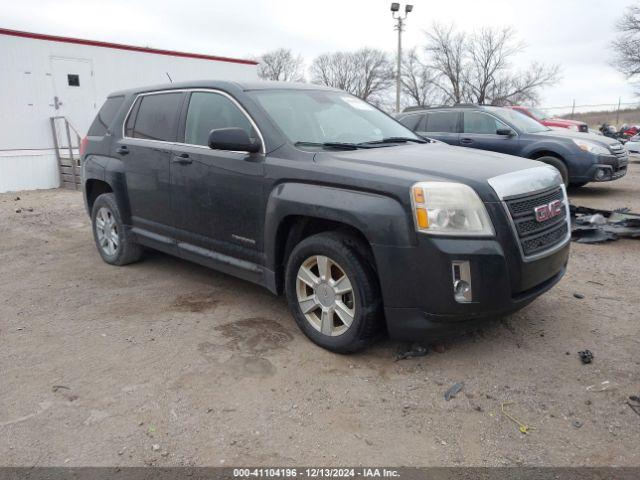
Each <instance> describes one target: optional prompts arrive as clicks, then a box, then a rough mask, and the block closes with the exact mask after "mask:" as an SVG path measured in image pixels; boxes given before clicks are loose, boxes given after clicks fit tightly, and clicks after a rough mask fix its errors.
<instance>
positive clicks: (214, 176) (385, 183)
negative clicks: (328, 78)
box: [82, 82, 571, 352]
mask: <svg viewBox="0 0 640 480" xmlns="http://www.w3.org/2000/svg"><path fill="white" fill-rule="evenodd" d="M82 171H83V186H84V198H85V202H86V207H87V211H88V213H89V214H90V216H91V222H92V228H93V235H94V239H95V243H96V245H97V248H98V252H99V253H100V255H101V256H102V259H103V260H104V261H105V262H107V263H109V264H113V265H125V264H127V263H131V262H134V261H136V260H138V259H139V258H140V257H141V255H142V247H151V248H155V249H158V250H161V251H163V252H167V253H169V254H172V255H177V256H179V257H182V258H184V259H187V260H191V261H194V262H196V263H199V264H202V265H206V266H208V267H213V268H215V269H218V270H220V271H222V272H225V273H229V274H232V275H235V276H238V277H240V278H243V279H246V280H249V281H252V282H255V283H257V284H259V285H262V286H264V287H266V288H268V289H269V290H270V291H271V292H273V293H275V294H278V293H284V294H285V295H286V297H287V299H288V303H289V307H290V309H291V312H292V314H293V317H294V318H295V320H296V322H297V324H298V325H299V327H300V329H301V330H302V331H303V332H304V333H305V334H306V335H307V336H308V337H309V338H310V339H311V340H312V341H314V342H315V343H317V344H318V345H321V346H322V347H324V348H327V349H329V350H333V351H336V352H351V351H355V350H358V349H361V348H363V347H364V346H366V345H367V344H368V343H369V342H370V341H371V340H372V339H373V338H375V337H376V335H377V334H378V333H379V332H381V331H383V330H384V329H385V326H386V329H387V330H388V332H389V334H390V335H391V337H392V338H396V339H401V340H409V341H419V340H420V339H425V338H433V336H434V335H436V334H438V335H441V334H443V333H448V332H454V331H456V332H457V331H461V330H464V329H468V328H471V327H474V326H475V325H476V324H477V322H478V321H481V320H483V319H487V318H493V317H496V316H501V315H505V314H507V313H509V312H513V311H515V310H518V309H520V308H522V307H524V306H525V305H527V304H528V303H530V302H531V301H532V300H534V299H535V298H536V297H538V296H539V295H541V294H542V293H543V292H546V291H547V290H549V289H550V288H551V287H553V285H555V284H556V283H557V282H558V281H559V280H560V278H561V277H562V276H563V275H564V273H565V268H566V264H567V258H568V254H569V243H570V237H571V233H570V229H569V226H570V223H569V222H570V220H569V215H568V203H567V196H566V194H565V189H564V186H563V185H562V179H561V177H560V175H559V174H558V171H557V170H556V169H554V168H550V167H549V166H547V165H545V164H543V163H540V162H535V161H531V160H526V159H522V158H515V157H507V156H504V155H499V154H495V153H490V152H472V151H470V150H465V149H458V148H451V147H450V146H448V145H444V144H442V143H436V142H434V143H431V142H429V141H426V140H424V139H422V138H421V137H420V136H418V135H416V134H414V133H413V132H412V131H411V130H409V129H407V128H406V127H404V126H403V125H401V124H400V123H398V122H397V121H396V120H395V119H393V118H391V117H389V116H388V115H386V114H385V113H383V112H381V111H380V110H378V109H376V108H375V107H373V106H371V105H369V104H368V103H366V102H364V101H362V100H360V99H358V98H356V97H353V96H351V95H348V94H346V93H344V92H342V91H339V90H334V89H329V88H322V87H318V86H314V85H308V84H291V83H243V84H240V83H229V82H198V83H195V82H194V83H182V84H170V85H166V86H164V87H157V88H139V89H133V90H126V91H122V92H118V93H114V94H112V95H111V96H109V98H108V99H107V100H106V103H105V104H104V106H103V107H102V109H101V110H100V112H99V113H98V116H97V118H96V120H95V121H94V123H93V125H92V126H91V128H90V129H89V133H88V136H87V137H86V139H85V140H83V142H82ZM239 298H240V294H239Z"/></svg>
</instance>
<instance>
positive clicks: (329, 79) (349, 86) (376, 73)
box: [310, 48, 393, 101]
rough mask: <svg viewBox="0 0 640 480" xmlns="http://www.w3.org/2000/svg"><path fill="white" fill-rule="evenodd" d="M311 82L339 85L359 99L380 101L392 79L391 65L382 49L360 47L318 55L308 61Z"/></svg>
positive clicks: (331, 85)
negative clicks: (309, 62) (310, 61)
mask: <svg viewBox="0 0 640 480" xmlns="http://www.w3.org/2000/svg"><path fill="white" fill-rule="evenodd" d="M310 71H311V81H312V82H314V83H318V84H320V85H326V86H329V87H334V88H339V89H341V90H344V91H346V92H349V93H351V94H353V95H355V96H357V97H360V98H361V99H363V100H369V101H376V100H380V95H382V94H383V92H384V91H385V90H387V89H388V88H389V87H390V86H391V84H392V82H393V66H392V65H391V62H390V60H389V57H388V55H387V54H386V53H385V52H383V51H382V50H377V49H373V48H362V49H360V50H357V51H355V52H334V53H325V54H323V55H320V56H318V57H317V58H315V59H314V60H313V63H312V64H311V69H310Z"/></svg>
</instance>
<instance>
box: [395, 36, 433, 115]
mask: <svg viewBox="0 0 640 480" xmlns="http://www.w3.org/2000/svg"><path fill="white" fill-rule="evenodd" d="M436 76H437V75H436V73H435V71H434V70H433V69H432V68H431V67H429V65H427V63H425V62H424V61H423V60H422V59H421V58H420V56H419V55H418V52H417V51H416V49H415V48H412V49H411V50H409V51H408V52H407V53H406V55H405V56H404V57H403V58H402V75H401V81H402V93H403V94H404V96H405V99H406V100H408V101H409V103H411V104H412V105H413V106H428V105H432V104H434V103H438V102H439V100H440V98H441V96H442V95H441V94H440V92H439V91H438V87H437V86H436V84H435V80H436Z"/></svg>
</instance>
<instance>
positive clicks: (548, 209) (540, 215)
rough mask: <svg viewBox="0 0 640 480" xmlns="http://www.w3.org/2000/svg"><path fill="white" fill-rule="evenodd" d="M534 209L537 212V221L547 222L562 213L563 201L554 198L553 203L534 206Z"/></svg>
mask: <svg viewBox="0 0 640 480" xmlns="http://www.w3.org/2000/svg"><path fill="white" fill-rule="evenodd" d="M533 211H534V212H535V213H536V221H538V222H546V221H547V220H549V219H551V218H553V217H557V216H558V215H560V214H561V213H562V201H561V200H554V201H553V202H551V203H548V204H546V205H540V206H539V207H536V208H534V209H533Z"/></svg>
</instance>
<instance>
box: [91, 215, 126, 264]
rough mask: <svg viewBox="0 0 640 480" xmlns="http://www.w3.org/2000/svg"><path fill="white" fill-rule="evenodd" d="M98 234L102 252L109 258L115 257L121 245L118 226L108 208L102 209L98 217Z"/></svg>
mask: <svg viewBox="0 0 640 480" xmlns="http://www.w3.org/2000/svg"><path fill="white" fill-rule="evenodd" d="M96 234H97V236H98V245H100V248H101V249H102V251H103V252H104V253H106V254H107V255H109V256H113V255H115V254H116V252H117V251H118V245H119V244H120V239H119V237H118V224H117V222H116V219H115V217H114V216H113V213H112V212H111V210H109V209H108V208H106V207H101V208H100V209H99V210H98V213H97V215H96Z"/></svg>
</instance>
